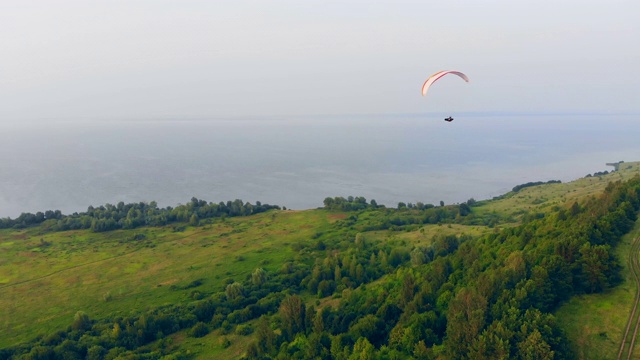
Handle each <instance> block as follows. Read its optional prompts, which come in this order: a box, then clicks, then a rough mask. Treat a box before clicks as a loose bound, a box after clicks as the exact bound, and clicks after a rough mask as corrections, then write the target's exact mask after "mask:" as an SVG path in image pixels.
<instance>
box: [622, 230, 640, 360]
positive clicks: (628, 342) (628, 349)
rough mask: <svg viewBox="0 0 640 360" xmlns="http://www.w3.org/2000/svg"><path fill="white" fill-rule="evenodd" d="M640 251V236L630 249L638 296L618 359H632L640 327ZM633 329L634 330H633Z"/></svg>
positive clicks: (630, 265) (630, 266) (631, 265)
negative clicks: (639, 258) (639, 304)
mask: <svg viewBox="0 0 640 360" xmlns="http://www.w3.org/2000/svg"><path fill="white" fill-rule="evenodd" d="M639 252H640V237H636V238H635V239H634V240H633V243H632V244H631V250H630V251H629V269H630V270H631V273H632V274H633V280H634V282H635V284H636V298H635V300H634V302H633V308H632V309H631V313H630V314H629V318H628V319H627V327H626V329H625V332H624V336H623V337H622V342H621V343H620V351H618V360H621V359H631V356H632V355H633V349H634V346H635V342H636V336H637V335H638V328H639V327H640V314H638V303H639V302H640V262H639V261H638V254H639ZM632 329H633V332H632V331H631V330H632Z"/></svg>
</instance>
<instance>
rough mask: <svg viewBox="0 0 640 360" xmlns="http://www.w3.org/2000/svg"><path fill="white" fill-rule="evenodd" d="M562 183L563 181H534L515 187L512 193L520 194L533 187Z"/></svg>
mask: <svg viewBox="0 0 640 360" xmlns="http://www.w3.org/2000/svg"><path fill="white" fill-rule="evenodd" d="M561 182H562V181H560V180H549V181H547V182H544V181H532V182H528V183H524V184H520V185H516V186H514V187H513V189H511V191H513V192H518V191H520V190H522V189H524V188H527V187H531V186H538V185H544V184H560V183H561Z"/></svg>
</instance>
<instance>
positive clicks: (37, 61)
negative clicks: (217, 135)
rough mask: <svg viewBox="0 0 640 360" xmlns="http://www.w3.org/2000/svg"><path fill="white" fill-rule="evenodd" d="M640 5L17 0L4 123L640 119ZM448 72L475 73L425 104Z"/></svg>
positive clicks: (1, 5) (3, 64) (2, 75)
mask: <svg viewBox="0 0 640 360" xmlns="http://www.w3.org/2000/svg"><path fill="white" fill-rule="evenodd" d="M638 14H640V2H639V1H637V0H626V1H625V0H609V1H602V0H599V1H594V0H580V1H577V0H562V1H558V0H554V1H549V0H535V1H530V0H521V1H506V0H503V1H496V0H486V1H480V0H464V1H462V0H458V1H456V0H449V1H430V0H420V1H408V0H395V1H372V0H341V1H329V0H326V1H315V0H305V1H301V0H269V1H266V0H229V1H226V0H210V1H196V0H180V1H170V0H109V1H102V0H92V1H86V0H56V1H50V0H2V1H0V49H1V50H0V122H5V123H11V122H16V121H21V120H24V119H87V120H90V119H110V118H117V119H140V118H144V119H147V118H176V119H178V118H209V117H236V116H240V117H242V116H285V115H286V116H288V115H294V116H295V115H325V114H381V113H383V114H393V113H412V114H414V113H423V112H437V111H447V112H448V111H452V112H463V111H473V112H492V111H499V112H613V113H615V112H624V113H640V101H638V100H639V99H640V70H639V68H640V65H639V64H640V46H639V45H638V44H640V21H638ZM439 70H459V71H462V72H464V73H465V74H467V76H468V77H469V78H470V80H471V81H470V82H469V83H468V84H467V83H464V82H463V81H461V80H460V79H459V78H457V77H455V76H450V77H445V78H443V79H442V80H440V81H439V82H438V83H436V85H434V88H432V91H430V93H429V95H428V96H427V97H424V98H423V97H422V96H421V94H420V88H421V86H422V83H423V82H424V81H425V80H426V78H427V77H428V76H429V75H430V74H432V73H434V72H436V71H439ZM435 86H437V89H436V88H435Z"/></svg>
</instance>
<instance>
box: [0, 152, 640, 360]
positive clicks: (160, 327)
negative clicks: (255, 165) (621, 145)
mask: <svg viewBox="0 0 640 360" xmlns="http://www.w3.org/2000/svg"><path fill="white" fill-rule="evenodd" d="M639 173H640V163H624V164H623V165H622V166H620V170H619V171H617V172H613V173H610V174H606V175H598V176H590V177H585V178H582V179H578V180H576V181H572V182H569V183H550V184H543V185H537V186H529V187H524V188H521V189H518V191H517V192H510V193H508V194H505V195H503V196H501V197H499V198H496V199H492V200H483V201H477V202H476V201H471V200H470V201H469V202H467V203H465V204H456V205H447V206H425V205H424V204H415V205H414V204H407V206H404V207H401V208H399V209H391V208H381V207H376V206H374V205H372V204H370V203H368V202H366V200H364V199H361V198H355V199H338V198H336V200H339V201H329V202H327V201H325V204H329V206H326V208H324V209H314V210H305V211H287V210H279V209H271V210H268V211H266V212H261V213H258V214H255V215H250V216H236V217H213V218H208V219H204V218H203V219H200V220H199V221H197V222H193V221H190V222H189V221H186V219H189V217H187V216H185V217H184V219H185V221H183V222H177V223H172V224H167V225H160V226H147V227H145V226H141V227H135V228H133V229H117V230H112V231H102V232H96V231H95V230H96V229H95V228H94V229H93V231H92V229H80V230H65V231H53V230H52V229H51V228H50V227H47V226H46V225H47V223H43V224H41V225H36V226H28V227H26V228H24V229H2V230H0V294H1V296H0V334H2V336H0V349H2V350H0V358H11V357H14V358H21V356H23V355H24V356H25V358H28V357H30V358H62V357H64V356H69V357H71V358H73V356H76V357H77V356H82V357H87V358H95V359H100V358H111V359H114V358H117V357H118V356H124V357H126V358H131V359H135V358H161V357H163V356H164V357H165V358H167V359H170V358H211V357H213V356H215V357H216V358H229V359H231V358H239V357H242V356H247V357H250V358H269V357H272V358H276V357H279V358H314V357H320V358H335V359H343V358H344V359H346V358H349V357H350V356H361V357H363V358H367V356H377V357H383V358H385V357H386V358H405V357H414V358H437V357H440V358H460V357H463V356H466V355H469V354H474V356H476V357H483V356H484V357H496V356H498V355H500V354H502V355H504V356H507V357H517V356H522V354H534V353H535V354H537V355H539V356H540V357H541V358H544V357H545V356H546V357H548V358H554V357H555V358H573V357H576V356H578V357H579V356H581V355H580V354H579V353H577V351H576V347H575V344H574V343H572V341H576V337H577V335H575V334H574V333H572V332H571V328H570V327H563V324H566V323H569V322H570V320H567V319H571V318H570V317H567V315H566V314H565V313H563V314H562V316H563V319H564V320H563V323H560V322H559V321H558V320H557V319H556V318H555V317H554V316H553V313H554V312H555V311H556V310H557V309H558V308H559V307H560V306H561V305H563V304H567V300H569V299H572V300H571V301H570V303H571V304H575V301H579V300H580V299H590V297H589V296H593V295H588V296H587V295H585V294H592V293H596V294H600V295H598V296H606V294H610V293H612V292H613V293H615V291H616V289H620V288H623V287H624V286H627V285H625V284H626V282H625V281H628V280H625V279H626V278H627V275H626V274H627V273H626V272H625V271H627V272H628V270H625V268H621V267H620V266H619V265H620V264H621V263H624V262H625V260H626V259H625V258H621V257H624V255H625V254H624V252H620V251H621V250H620V249H624V246H625V245H624V244H626V243H627V242H628V239H627V238H624V237H623V235H624V234H626V233H629V232H630V231H631V230H632V228H633V225H634V222H635V220H636V218H637V212H638V209H640V202H639V201H638V192H639V191H640V178H638V177H637V175H638V174H639ZM363 200H364V201H363ZM189 223H191V224H189ZM618 244H622V245H621V246H619V247H618ZM611 289H613V291H612V290H611ZM632 301H633V298H632V296H631V298H629V297H623V298H622V300H620V302H619V303H620V305H621V306H622V305H625V304H624V303H625V302H632ZM574 306H578V307H579V306H582V305H581V304H578V305H574ZM629 307H630V305H629ZM620 312H624V315H625V316H626V314H627V313H628V308H621V309H620ZM576 316H580V314H579V312H573V319H575V317H576ZM619 321H622V322H624V321H626V317H621V320H619ZM613 326H614V327H615V325H613ZM624 326H625V324H624V323H623V324H622V325H620V327H621V328H622V327H624ZM563 330H564V331H566V335H565V332H564V331H563ZM610 336H611V337H613V336H615V335H614V334H613V330H610ZM619 336H621V334H620V335H619ZM612 343H615V341H613V340H612ZM583 345H584V344H583ZM585 346H588V344H587V345H585ZM21 354H23V355H21ZM65 354H66V355H65Z"/></svg>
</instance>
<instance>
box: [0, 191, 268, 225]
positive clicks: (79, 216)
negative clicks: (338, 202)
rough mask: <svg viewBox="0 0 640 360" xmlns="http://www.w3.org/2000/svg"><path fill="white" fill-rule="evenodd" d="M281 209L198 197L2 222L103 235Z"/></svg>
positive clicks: (24, 216) (23, 216) (49, 213)
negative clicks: (172, 203)
mask: <svg viewBox="0 0 640 360" xmlns="http://www.w3.org/2000/svg"><path fill="white" fill-rule="evenodd" d="M279 208H280V207H279V206H276V205H268V204H261V203H260V202H259V201H258V202H256V204H255V205H253V204H251V203H248V202H247V203H243V202H242V200H237V199H236V200H234V201H227V202H226V203H224V202H220V203H217V204H216V203H211V202H210V203H207V202H206V201H204V200H198V199H197V198H195V197H194V198H192V199H191V201H190V202H189V203H187V204H185V205H179V206H176V207H175V208H172V207H167V208H164V209H162V208H158V205H157V203H156V202H155V201H152V202H150V203H148V204H147V203H144V202H140V203H131V204H125V203H123V202H119V203H118V204H117V205H111V204H106V205H104V206H100V207H97V208H94V207H93V206H89V208H88V209H87V211H86V212H82V213H74V214H72V215H63V214H62V213H61V212H60V210H55V211H52V210H47V211H45V212H44V213H43V212H40V211H38V212H37V213H35V214H32V213H22V214H21V215H20V216H18V217H17V218H15V219H11V218H1V219H0V229H7V228H16V229H19V228H24V227H27V226H32V225H37V224H42V226H43V227H45V228H46V229H48V230H51V231H63V230H74V229H91V230H92V231H94V232H102V231H110V230H116V229H133V228H137V227H140V226H162V225H166V224H170V223H176V222H189V223H190V224H192V225H195V224H197V223H198V221H200V220H201V219H212V218H219V217H231V216H247V215H252V214H258V213H261V212H264V211H268V210H271V209H279Z"/></svg>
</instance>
